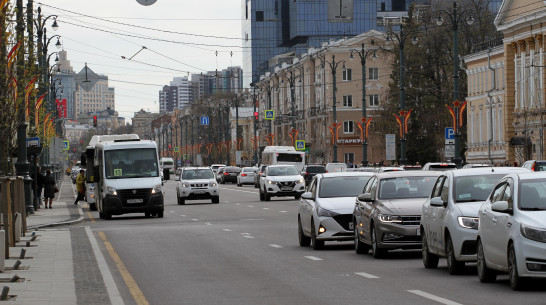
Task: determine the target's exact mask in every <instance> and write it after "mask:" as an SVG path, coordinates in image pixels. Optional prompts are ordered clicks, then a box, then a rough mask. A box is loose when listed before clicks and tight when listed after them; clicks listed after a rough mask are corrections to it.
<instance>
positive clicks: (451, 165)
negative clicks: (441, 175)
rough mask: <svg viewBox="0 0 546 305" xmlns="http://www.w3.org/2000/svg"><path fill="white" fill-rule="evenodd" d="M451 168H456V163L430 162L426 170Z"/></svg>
mask: <svg viewBox="0 0 546 305" xmlns="http://www.w3.org/2000/svg"><path fill="white" fill-rule="evenodd" d="M452 169H457V165H454V164H431V165H429V167H428V170H431V171H449V170H452Z"/></svg>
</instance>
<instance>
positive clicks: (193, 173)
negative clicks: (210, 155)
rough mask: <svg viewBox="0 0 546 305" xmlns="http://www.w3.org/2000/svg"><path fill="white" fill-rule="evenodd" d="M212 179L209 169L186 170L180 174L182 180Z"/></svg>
mask: <svg viewBox="0 0 546 305" xmlns="http://www.w3.org/2000/svg"><path fill="white" fill-rule="evenodd" d="M213 177H214V176H213V174H212V170H210V169H186V170H184V172H183V174H182V179H184V180H194V179H212V178H213Z"/></svg>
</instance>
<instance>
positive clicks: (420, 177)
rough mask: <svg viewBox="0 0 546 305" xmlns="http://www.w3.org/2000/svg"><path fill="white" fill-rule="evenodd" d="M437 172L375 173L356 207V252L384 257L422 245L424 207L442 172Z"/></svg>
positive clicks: (354, 212) (357, 201)
mask: <svg viewBox="0 0 546 305" xmlns="http://www.w3.org/2000/svg"><path fill="white" fill-rule="evenodd" d="M440 174H441V173H440V172H434V171H399V172H386V173H375V174H374V176H372V177H371V178H370V180H369V181H368V182H367V183H366V186H365V187H364V191H363V194H360V195H359V196H358V197H357V199H356V203H355V206H354V211H353V223H354V224H355V226H354V231H355V232H354V238H355V251H356V253H358V254H361V253H367V252H368V251H369V249H370V248H371V249H372V255H373V257H375V258H382V257H384V256H385V255H386V254H387V251H388V250H391V249H400V248H401V249H418V248H420V247H421V236H420V231H419V222H420V219H421V207H422V205H423V203H424V202H425V200H426V199H427V198H428V196H430V193H431V191H432V187H433V186H434V182H435V181H436V179H437V178H438V176H439V175H440Z"/></svg>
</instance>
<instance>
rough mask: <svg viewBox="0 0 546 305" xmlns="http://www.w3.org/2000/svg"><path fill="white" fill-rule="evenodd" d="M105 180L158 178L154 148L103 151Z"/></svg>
mask: <svg viewBox="0 0 546 305" xmlns="http://www.w3.org/2000/svg"><path fill="white" fill-rule="evenodd" d="M104 164H105V168H104V170H105V174H104V176H105V177H106V178H107V179H126V178H142V177H159V171H158V168H159V167H158V166H157V155H156V150H155V148H138V149H118V150H106V151H104Z"/></svg>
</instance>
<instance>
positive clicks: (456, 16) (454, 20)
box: [436, 1, 474, 167]
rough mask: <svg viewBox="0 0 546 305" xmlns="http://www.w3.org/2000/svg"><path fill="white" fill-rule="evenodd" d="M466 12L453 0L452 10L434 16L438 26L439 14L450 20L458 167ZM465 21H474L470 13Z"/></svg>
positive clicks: (440, 18)
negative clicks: (461, 29)
mask: <svg viewBox="0 0 546 305" xmlns="http://www.w3.org/2000/svg"><path fill="white" fill-rule="evenodd" d="M467 12H469V10H468V9H467V10H464V11H462V12H460V13H459V12H458V11H457V2H456V1H453V11H452V12H451V13H450V12H448V11H446V10H440V12H439V14H438V18H436V24H438V25H439V26H440V25H442V23H443V22H444V19H443V18H442V16H441V14H442V13H444V14H446V15H447V16H448V17H449V19H450V20H451V29H452V30H453V54H454V55H453V102H454V106H455V109H454V110H455V111H454V112H455V113H454V114H452V115H454V116H455V126H454V127H453V128H454V131H455V157H454V158H453V162H454V163H455V164H457V166H459V167H460V166H461V163H462V162H463V159H462V158H461V131H460V129H459V125H460V123H461V122H459V112H460V111H461V108H460V103H459V22H460V21H461V20H462V17H463V16H464V15H465V14H466V13H467ZM465 22H466V23H467V24H468V25H472V23H474V17H472V14H468V17H467V18H466V19H465Z"/></svg>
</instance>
